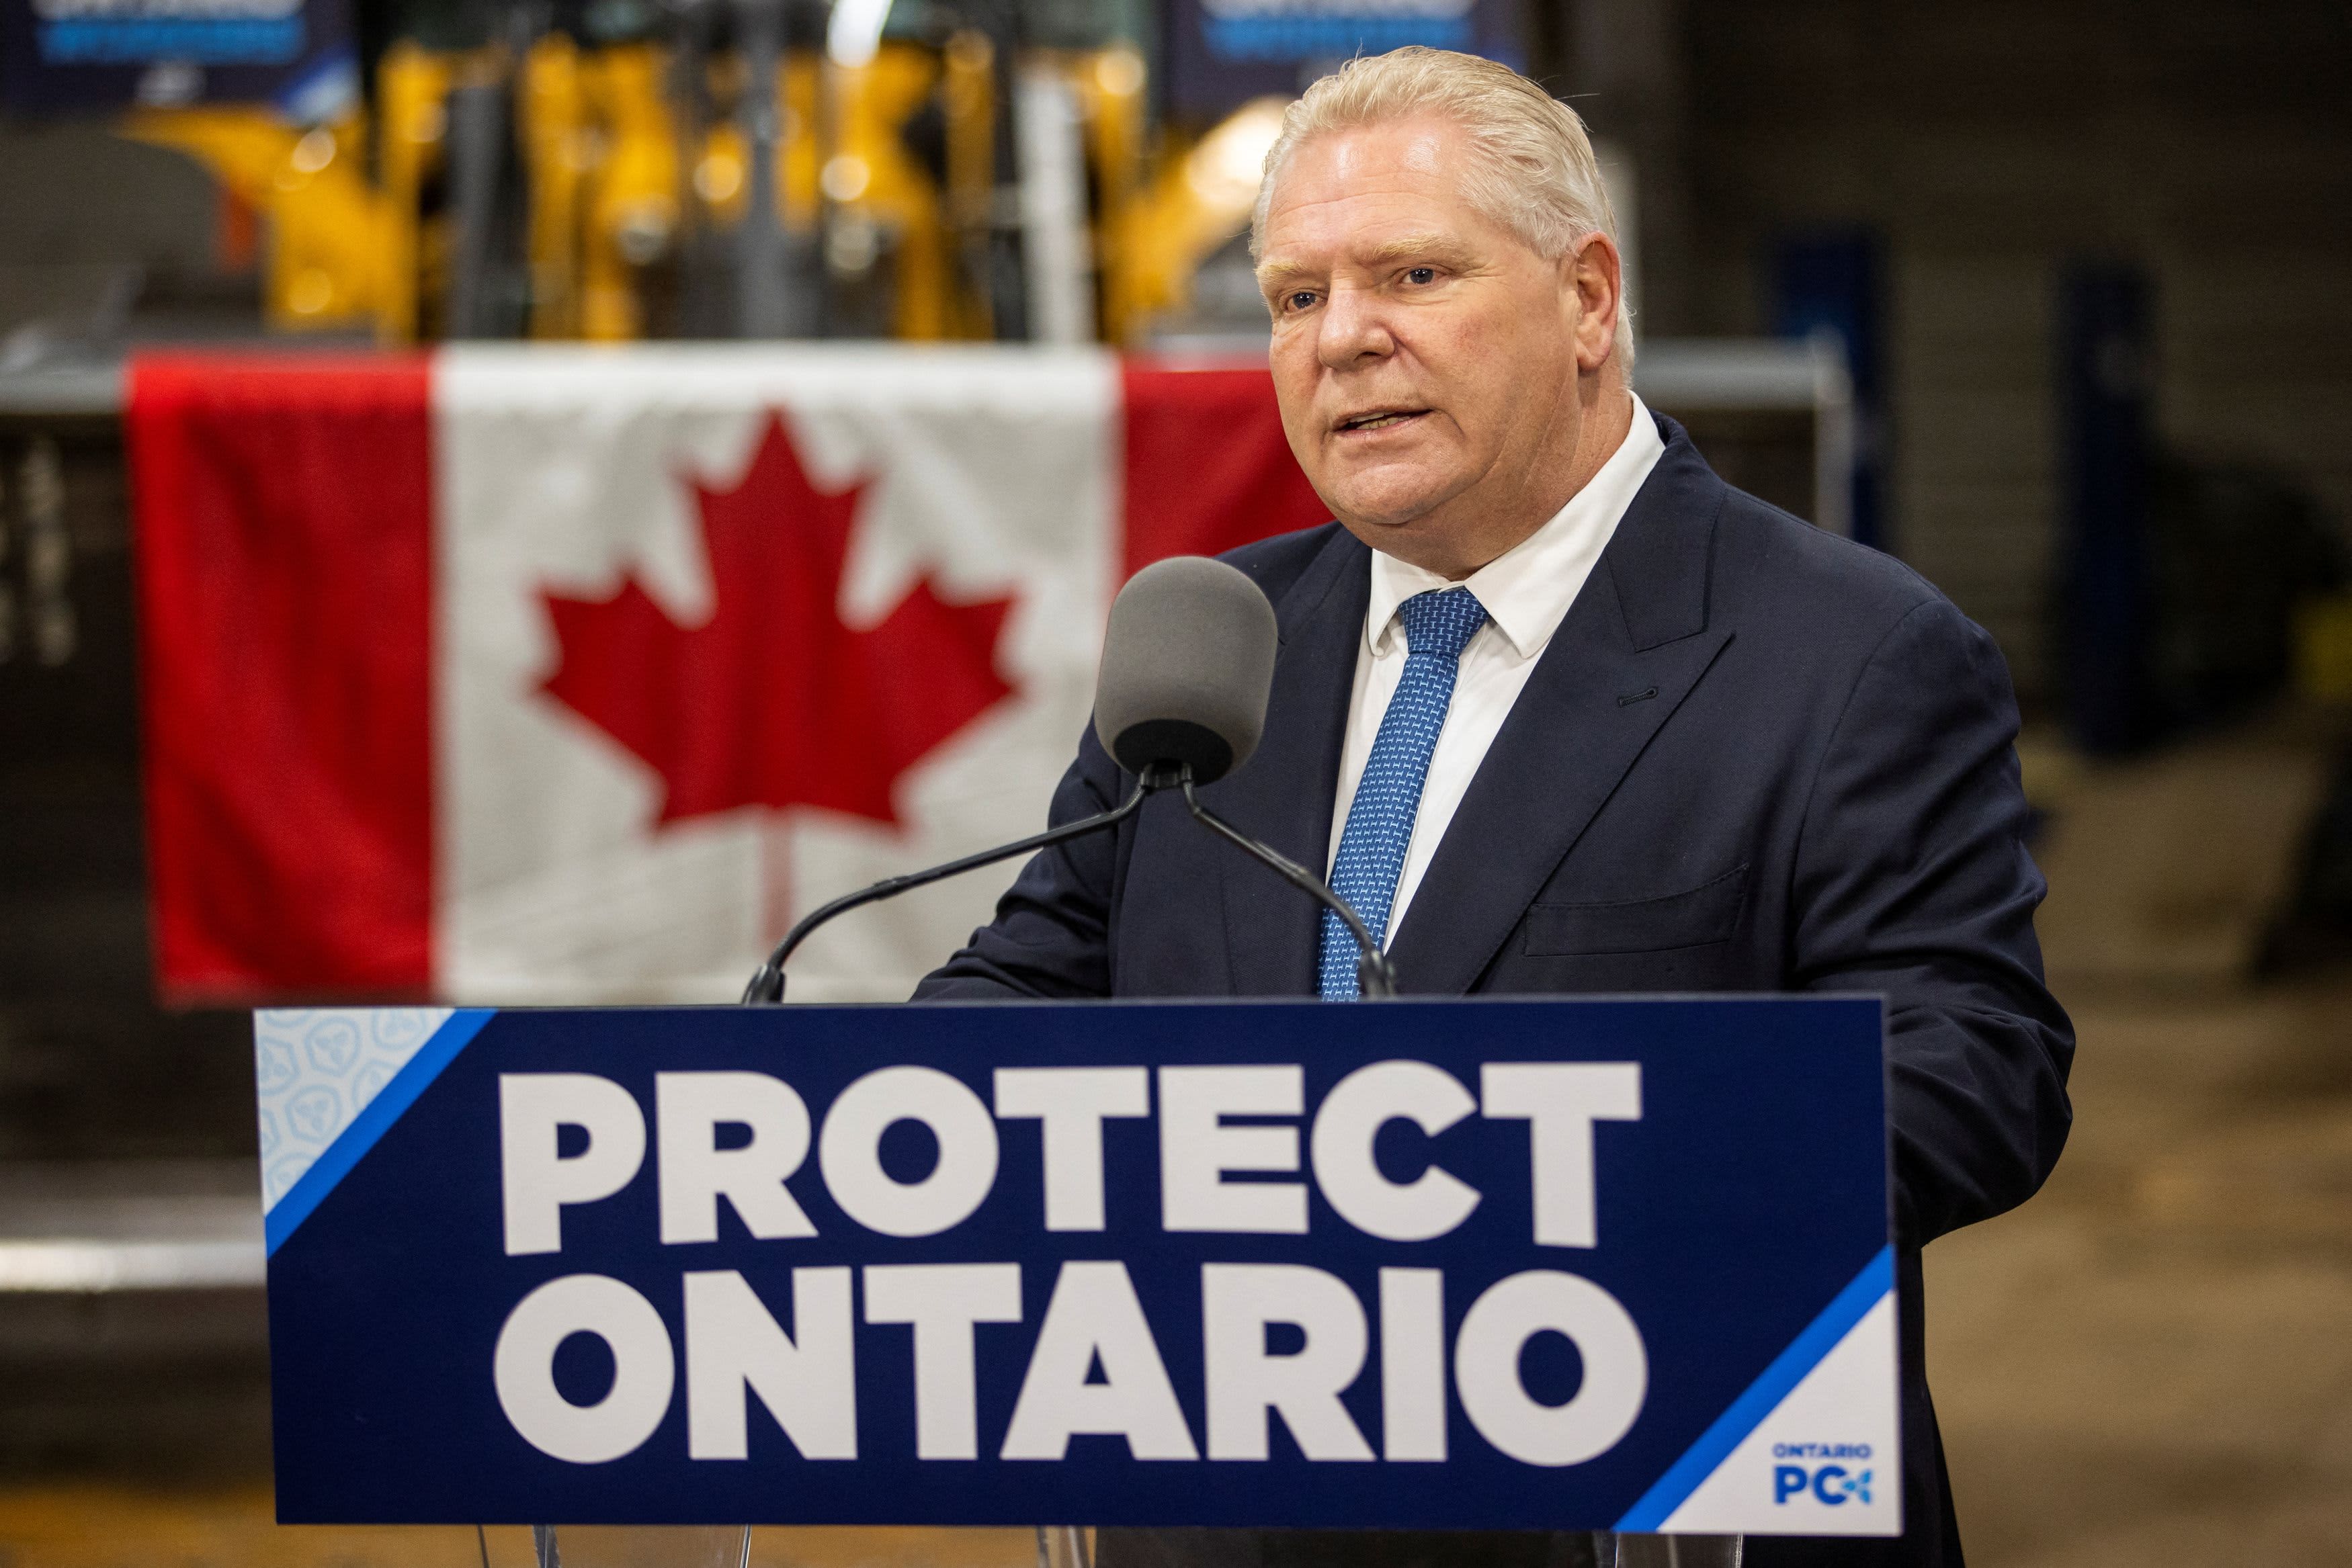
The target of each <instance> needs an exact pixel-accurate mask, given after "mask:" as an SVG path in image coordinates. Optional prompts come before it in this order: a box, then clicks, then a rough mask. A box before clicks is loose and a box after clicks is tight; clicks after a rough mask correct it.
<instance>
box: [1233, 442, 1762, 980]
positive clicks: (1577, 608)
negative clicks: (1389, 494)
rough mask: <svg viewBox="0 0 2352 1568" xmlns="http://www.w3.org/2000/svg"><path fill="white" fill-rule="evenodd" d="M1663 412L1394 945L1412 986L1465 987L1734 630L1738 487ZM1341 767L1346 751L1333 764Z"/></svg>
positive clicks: (1333, 770) (1400, 973)
mask: <svg viewBox="0 0 2352 1568" xmlns="http://www.w3.org/2000/svg"><path fill="white" fill-rule="evenodd" d="M1659 423H1660V424H1661V426H1662V428H1663V430H1664V434H1665V435H1666V436H1667V446H1666V451H1665V453H1664V455H1662V456H1661V457H1660V458H1659V460H1658V464H1657V466H1656V467H1655V468H1654V469H1653V470H1652V471H1651V475H1650V478H1649V480H1648V482H1647V483H1645V484H1644V485H1643V487H1642V490H1641V492H1640V494H1638V495H1637V496H1635V497H1634V498H1633V505H1632V506H1631V507H1628V508H1627V510H1626V513H1625V517H1624V518H1623V520H1622V522H1621V523H1620V524H1619V525H1618V528H1617V531H1616V533H1615V535H1614V536H1613V537H1612V538H1611V540H1610V542H1609V547H1608V549H1605V550H1604V551H1602V552H1601V560H1600V562H1599V563H1598V564H1597V565H1596V566H1595V567H1594V569H1593V572H1592V576H1591V579H1590V580H1588V581H1587V582H1586V584H1585V586H1584V590H1583V591H1582V592H1581V593H1580V594H1578V595H1577V600H1576V603H1575V605H1574V606H1573V607H1572V608H1571V609H1570V612H1569V613H1568V618H1567V619H1566V620H1565V621H1563V622H1561V623H1560V628H1559V631H1558V632H1555V633H1554V634H1553V636H1552V640H1551V643H1550V645H1549V647H1547V648H1546V649H1545V650H1544V653H1543V656H1542V657H1541V658H1540V659H1538V661H1537V664H1536V668H1535V670H1534V672H1533V674H1531V675H1530V676H1529V677H1528V684H1527V686H1526V688H1525V689H1524V690H1523V691H1521V692H1520V694H1519V697H1518V700H1517V703H1515V704H1514V705H1513V706H1512V708H1511V714H1510V716H1509V717H1508V718H1507V720H1505V721H1504V724H1503V727H1502V730H1501V732H1500V733H1499V734H1497V735H1496V737H1495V743H1494V745H1493V746H1492V747H1489V748H1488V750H1487V753H1486V758H1485V760H1484V761H1483V762H1481V763H1480V765H1479V768H1478V772H1477V775H1476V777H1475V778H1474V779H1472V780H1471V784H1470V789H1469V791H1468V793H1467V794H1465V796H1464V797H1463V800H1462V804H1461V806H1460V808H1459V809H1458V810H1456V811H1455V812H1454V821H1453V822H1452V823H1451V824H1450V825H1449V826H1448V828H1447V830H1446V833H1445V837H1444V840H1442V841H1440V842H1439V844H1438V847H1437V852H1436V854H1435V855H1434V856H1433V858H1432V859H1431V861H1430V865H1429V870H1428V872H1427V873H1425V874H1424V875H1423V878H1422V883H1421V886H1420V887H1419V889H1418V890H1416V891H1415V893H1414V894H1413V896H1412V904H1411V905H1410V906H1409V907H1408V908H1407V909H1406V911H1405V915H1404V920H1403V923H1402V925H1401V926H1400V927H1399V928H1398V930H1397V933H1396V936H1395V938H1394V940H1393V941H1392V942H1391V944H1390V954H1391V956H1392V957H1393V958H1394V959H1395V961H1396V967H1397V977H1398V980H1399V983H1400V985H1401V986H1402V988H1403V989H1405V990H1407V991H1416V992H1435V993H1442V994H1449V995H1453V994H1459V993H1462V992H1465V991H1467V990H1468V989H1469V988H1471V987H1472V986H1473V985H1475V983H1476V982H1477V979H1478V977H1479V976H1480V975H1481V974H1482V973H1484V972H1485V970H1486V966H1487V964H1488V963H1489V962H1490V961H1491V960H1492V959H1493V957H1494V956H1495V954H1496V950H1497V949H1499V948H1500V947H1501V946H1502V944H1503V942H1504V940H1505V938H1507V936H1509V935H1510V933H1511V931H1512V930H1513V928H1514V927H1516V926H1517V925H1518V923H1519V921H1520V919H1521V917H1522V916H1523V915H1525V914H1526V913H1527V909H1528V904H1531V903H1533V902H1534V901H1535V896H1536V894H1537V893H1538V891H1540V890H1541V888H1542V887H1543V884H1544V883H1545V882H1546V881H1548V880H1549V878H1550V876H1551V874H1552V873H1553V872H1554V871H1555V870H1556V869H1558V867H1559V862H1560V861H1561V859H1562V858H1563V857H1564V856H1566V855H1567V853H1568V852H1569V850H1570V848H1571V847H1573V846H1574V844H1575V843H1576V841H1577V840H1578V839H1579V838H1580V837H1581V836H1582V835H1583V833H1584V830H1585V828H1586V826H1587V824H1589V823H1590V822H1591V820H1592V817H1593V815H1594V813H1596V812H1597V811H1599V810H1601V806H1602V805H1603V804H1604V803H1605V802H1606V801H1607V800H1608V799H1609V797H1610V795H1611V794H1612V792H1614V790H1615V789H1616V788H1617V785H1618V783H1619V781H1620V780H1621V779H1623V778H1624V776H1625V774H1626V772H1627V770H1628V769H1630V768H1632V767H1633V763H1634V760H1635V759H1636V758H1639V757H1640V756H1641V754H1642V751H1643V747H1647V746H1648V745H1649V743H1650V739H1651V737H1653V736H1654V735H1656V734H1657V732H1658V731H1659V729H1661V728H1662V727H1664V725H1665V723H1666V721H1667V720H1668V719H1669V718H1671V717H1672V716H1674V712H1675V708H1676V707H1677V706H1680V704H1681V703H1682V700H1683V699H1684V698H1685V696H1687V695H1689V694H1690V691H1691V689H1692V688H1693V687H1694V686H1696V685H1697V684H1698V682H1699V679H1700V677H1701V676H1703V675H1704V674H1706V671H1707V668H1708V666H1709V665H1711V664H1713V663H1714V662H1715V659H1716V656H1717V654H1718V653H1721V652H1722V651H1723V648H1724V645H1725V644H1726V643H1729V642H1730V641H1731V633H1730V632H1728V631H1727V630H1721V629H1716V630H1710V629H1709V628H1708V625H1707V572H1708V567H1709V562H1710V559H1711V556H1712V553H1713V552H1712V547H1713V541H1714V535H1715V520H1716V516H1717V513H1718V512H1719V511H1720V510H1721V508H1722V505H1723V501H1724V498H1725V497H1726V496H1727V494H1728V490H1727V486H1725V485H1724V484H1723V482H1722V481H1721V480H1720V479H1717V477H1716V476H1715V474H1714V473H1713V471H1712V470H1710V469H1709V468H1708V467H1707V466H1706V462H1705V461H1704V460H1703V459H1701V458H1700V457H1699V455H1698V453H1697V451H1696V449H1695V448H1694V447H1693V446H1692V445H1691V444H1690V442H1689V440H1688V438H1687V437H1685V435H1684V434H1683V433H1682V431H1681V429H1680V427H1679V426H1676V425H1675V424H1674V423H1673V422H1672V421H1668V420H1661V421H1660V422H1659ZM1360 618H1361V617H1360V613H1359V619H1360ZM1651 693H1654V695H1645V694H1651ZM1344 700H1345V698H1344V695H1343V697H1342V702H1343V703H1344ZM1269 727H1271V719H1269ZM1337 769H1338V760H1337V756H1336V753H1335V755H1334V758H1333V762H1332V766H1331V768H1329V769H1328V770H1327V772H1326V774H1325V775H1324V777H1327V778H1328V777H1329V776H1330V775H1331V774H1335V773H1336V772H1337ZM1326 810H1327V823H1328V800H1327V801H1326ZM1326 831H1328V826H1327V829H1326Z"/></svg>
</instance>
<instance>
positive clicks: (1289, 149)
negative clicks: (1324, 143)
mask: <svg viewBox="0 0 2352 1568" xmlns="http://www.w3.org/2000/svg"><path fill="white" fill-rule="evenodd" d="M1423 118H1429V119H1444V120H1452V121H1454V123H1455V124H1457V125H1459V126H1461V127H1462V128H1463V129H1464V130H1465V131H1467V132H1469V140H1470V146H1469V160H1468V161H1469V167H1468V169H1467V170H1466V171H1465V173H1464V178H1463V187H1462V193H1463V195H1464V196H1465V197H1466V198H1467V199H1468V201H1469V203H1470V204H1471V205H1472V206H1473V207H1475V208H1476V209H1477V210H1478V211H1479V212H1480V213H1482V214H1485V215H1486V217H1488V218H1490V219H1492V220H1493V221H1494V222H1496V224H1499V225H1502V226H1503V227H1504V228H1505V229H1507V230H1508V231H1509V232H1510V233H1511V234H1513V235H1517V237H1518V238H1519V239H1520V240H1521V241H1523V242H1524V243H1525V244H1526V245H1527V246H1528V247H1529V248H1530V249H1532V250H1533V251H1534V252H1535V253H1536V254H1537V255H1538V256H1543V257H1544V258H1545V259H1547V260H1556V259H1558V258H1559V257H1560V256H1566V255H1567V254H1568V253H1569V252H1570V251H1571V250H1573V249H1574V248H1575V247H1576V246H1578V245H1580V244H1581V243H1582V242H1583V241H1584V240H1586V239H1587V238H1589V237H1590V236H1591V235H1596V234H1599V235H1607V236H1608V238H1609V242H1610V244H1612V245H1615V244H1616V243H1617V214H1615V213H1614V212H1613V211H1612V210H1611V208H1610V205H1609V192H1608V190H1607V188H1606V187H1605V186H1603V185H1602V183H1601V163H1600V161H1599V160H1598V159H1597V158H1595V157H1594V156H1593V153H1592V139H1591V137H1590V136H1589V135H1587V134H1586V133H1585V129H1584V121H1583V120H1580V118H1578V116H1577V112H1576V110H1572V109H1570V108H1569V107H1568V105H1566V104H1564V103H1562V102H1560V101H1559V99H1556V98H1554V97H1552V96H1551V94H1549V93H1548V92H1546V91H1545V90H1544V89H1542V88H1540V87H1538V86H1537V85H1536V84H1535V83H1534V82H1531V81H1529V80H1528V78H1525V77H1523V76H1521V75H1520V74H1519V73H1518V72H1517V71H1515V70H1513V69H1511V68H1509V67H1508V66H1503V65H1497V64H1496V63H1495V62H1494V61H1493V60H1487V59H1481V58H1479V57H1477V56H1475V55H1464V54H1457V53H1455V52H1454V51H1453V50H1451V49H1431V48H1423V47H1421V46H1419V45H1413V46H1412V47H1406V48H1402V49H1393V50H1391V51H1390V52H1389V53H1387V54H1385V55H1371V56H1368V57H1361V58H1358V59H1352V60H1349V62H1348V63H1347V64H1346V65H1344V66H1342V67H1340V68H1339V69H1338V70H1336V71H1333V72H1332V73H1331V74H1330V75H1329V76H1327V77H1324V78H1321V79H1319V80H1318V81H1317V82H1316V83H1315V84H1314V85H1313V86H1312V87H1310V88H1308V89H1307V91H1306V93H1305V94H1304V95H1302V96H1301V97H1300V98H1299V99H1297V102H1295V103H1293V104H1291V106H1290V107H1289V109H1288V110H1286V111H1284V114H1283V117H1282V134H1281V135H1280V136H1278V137H1276V139H1275V143H1274V145H1273V146H1272V147H1271V148H1269V149H1267V151H1266V154H1265V179H1264V181H1263V182H1262V183H1260V184H1259V186H1258V192H1257V205H1256V207H1255V210H1254V211H1252V213H1251V214H1250V255H1251V256H1256V255H1257V254H1258V252H1259V249H1260V247H1261V246H1263V245H1264V243H1265V214H1266V208H1267V205H1268V204H1270V203H1271V202H1272V200H1273V198H1274V183H1275V181H1276V179H1277V178H1278V177H1279V176H1280V175H1281V173H1282V169H1283V165H1284V164H1286V163H1287V162H1289V161H1290V155H1291V154H1292V153H1293V152H1296V151H1297V149H1298V147H1299V145H1300V144H1301V143H1303V142H1305V141H1309V140H1311V139H1312V138H1314V137H1318V136H1322V135H1327V134H1328V133H1330V132H1332V131H1353V130H1360V129H1361V128H1363V127H1366V126H1372V125H1381V124H1386V123H1388V122H1390V121H1392V120H1413V119H1423ZM1632 317H1633V311H1632V309H1631V308H1629V307H1628V306H1627V304H1626V302H1625V296H1624V290H1623V287H1622V284H1621V286H1620V287H1619V290H1618V296H1617V348H1616V355H1617V359H1618V361H1619V362H1620V363H1621V364H1622V365H1625V366H1628V367H1630V366H1631V365H1632V364H1633V322H1632Z"/></svg>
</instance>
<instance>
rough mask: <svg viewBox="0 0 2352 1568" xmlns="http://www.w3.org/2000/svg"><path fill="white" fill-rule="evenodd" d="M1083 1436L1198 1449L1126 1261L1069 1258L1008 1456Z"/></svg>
mask: <svg viewBox="0 0 2352 1568" xmlns="http://www.w3.org/2000/svg"><path fill="white" fill-rule="evenodd" d="M1097 1363H1099V1364H1100V1365H1101V1367H1102V1381H1101V1382H1099V1383H1089V1382H1087V1375H1088V1373H1089V1372H1090V1371H1092V1369H1093V1368H1094V1367H1095V1365H1096V1364H1097ZM1081 1434H1085V1435H1088V1436H1102V1437H1125V1438H1126V1439H1127V1451H1128V1452H1129V1454H1130V1455H1132V1456H1133V1457H1134V1458H1139V1459H1197V1458H1200V1457H1201V1455H1200V1450H1199V1449H1198V1448H1194V1447H1193V1446H1192V1428H1191V1427H1187V1426H1186V1425H1185V1424H1184V1410H1183V1406H1181V1405H1179V1404H1177V1402H1176V1389H1175V1387H1174V1385H1171V1383H1170V1382H1169V1381H1168V1365H1167V1364H1166V1363H1165V1362H1163V1361H1161V1360H1160V1345H1159V1343H1158V1342H1157V1341H1156V1340H1154V1339H1153V1338H1152V1337H1151V1324H1150V1321H1149V1320H1147V1319H1146V1318H1145V1317H1144V1315H1143V1303H1142V1302H1140V1301H1137V1300H1136V1298H1135V1282H1134V1281H1132V1280H1130V1279H1129V1277H1128V1272H1127V1265H1126V1264H1124V1263H1065V1264H1063V1265H1062V1272H1061V1276H1060V1277H1059V1278H1058V1279H1056V1280H1055V1282H1054V1299H1053V1300H1052V1301H1049V1302H1048V1303H1046V1307H1045V1324H1044V1326H1043V1327H1041V1328H1040V1329H1039V1330H1038V1331H1037V1344H1036V1348H1035V1349H1034V1350H1033V1351H1032V1352H1031V1353H1030V1355H1029V1370H1028V1372H1027V1373H1026V1374H1025V1375H1024V1376H1023V1377H1022V1379H1021V1396H1020V1397H1019V1398H1018V1399H1016V1400H1015V1401H1014V1402H1013V1424H1012V1425H1011V1426H1010V1427H1007V1428H1006V1429H1005V1433H1004V1447H1003V1449H1002V1451H1001V1453H1002V1457H1003V1458H1008V1459H1059V1458H1062V1457H1063V1456H1064V1455H1065V1454H1066V1453H1068V1452H1069V1448H1070V1439H1071V1438H1072V1437H1076V1436H1079V1435H1081Z"/></svg>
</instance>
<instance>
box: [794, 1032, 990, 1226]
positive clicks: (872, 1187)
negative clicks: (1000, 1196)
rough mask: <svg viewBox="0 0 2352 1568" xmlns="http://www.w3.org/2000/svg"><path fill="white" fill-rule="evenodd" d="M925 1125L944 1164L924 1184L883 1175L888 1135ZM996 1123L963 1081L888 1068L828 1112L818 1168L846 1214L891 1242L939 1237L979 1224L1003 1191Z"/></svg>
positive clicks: (941, 1074) (935, 1072)
mask: <svg viewBox="0 0 2352 1568" xmlns="http://www.w3.org/2000/svg"><path fill="white" fill-rule="evenodd" d="M894 1122H920V1123H921V1124H923V1125H924V1126H926V1127H929V1129H930V1131H931V1136H932V1137H933V1138H934V1139H935V1140H937V1142H938V1144H939V1163H938V1164H936V1165H934V1166H932V1167H931V1171H930V1174H929V1176H925V1177H923V1179H922V1180H920V1181H915V1182H902V1181H899V1180H898V1179H897V1178H896V1177H894V1176H891V1175H890V1173H889V1172H887V1171H886V1170H884V1169H883V1168H882V1134H883V1132H884V1131H885V1130H886V1129H887V1128H888V1127H889V1125H890V1124H892V1123H894ZM996 1155H997V1149H996V1123H995V1121H994V1119H993V1118H992V1117H991V1116H990V1115H989V1113H988V1107H987V1106H985V1105H983V1104H982V1103H981V1102H980V1096H979V1095H977V1094H975V1093H973V1092H971V1089H969V1088H967V1087H966V1086H965V1085H964V1083H963V1082H962V1081H961V1079H956V1078H951V1077H950V1076H949V1075H948V1074H946V1073H944V1072H941V1071H939V1070H938V1069H937V1068H933V1067H885V1068H881V1069H879V1070H877V1071H873V1072H869V1073H867V1074H866V1076H865V1077H863V1078H860V1079H858V1080H857V1081H856V1082H854V1083H852V1084H851V1085H850V1086H849V1087H848V1088H846V1089H845V1090H843V1091H842V1092H841V1095H840V1097H839V1098H838V1099H836V1100H835V1101H834V1103H833V1108H832V1109H831V1110H830V1111H828V1112H826V1113H825V1117H824V1132H823V1133H822V1134H819V1135H818V1139H817V1164H818V1166H820V1167H822V1168H823V1170H824V1186H825V1190H826V1191H828V1192H830V1193H831V1194H833V1201H834V1202H835V1203H837V1204H839V1205H841V1207H842V1210H843V1212H845V1213H846V1214H847V1215H848V1216H849V1218H852V1219H854V1220H856V1221H857V1223H858V1224H860V1225H862V1226H864V1227H866V1229H868V1230H873V1231H878V1232H879V1233H881V1234H882V1235H884V1236H937V1235H938V1234H939V1233H940V1231H942V1230H950V1229H952V1228H955V1227H956V1226H959V1225H961V1224H962V1223H963V1222H964V1221H965V1220H966V1219H968V1218H971V1212H972V1210H974V1209H976V1208H978V1207H980V1206H981V1205H982V1203H983V1202H985V1201H986V1200H987V1197H988V1193H989V1189H990V1188H991V1187H992V1186H995V1185H996Z"/></svg>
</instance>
